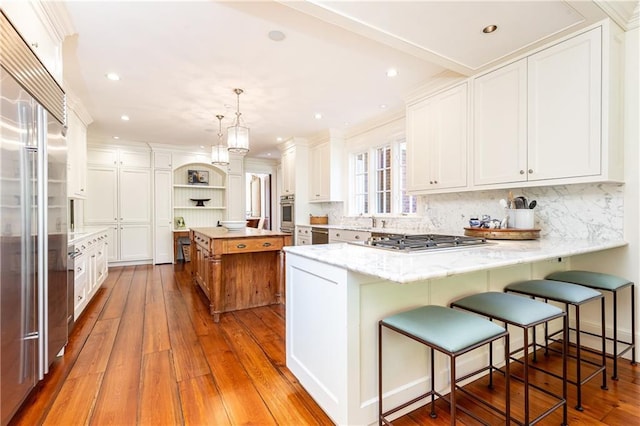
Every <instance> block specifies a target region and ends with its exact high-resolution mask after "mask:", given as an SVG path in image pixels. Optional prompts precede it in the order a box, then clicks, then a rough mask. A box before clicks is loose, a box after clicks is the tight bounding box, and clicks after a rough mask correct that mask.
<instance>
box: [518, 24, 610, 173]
mask: <svg viewBox="0 0 640 426" xmlns="http://www.w3.org/2000/svg"><path fill="white" fill-rule="evenodd" d="M601 37H602V31H601V29H600V28H596V29H594V30H592V31H589V32H587V33H585V34H581V35H579V36H576V37H574V38H572V39H569V40H567V41H565V42H563V43H561V44H558V45H555V46H553V47H550V48H548V49H545V50H543V51H541V52H539V53H536V54H535V55H532V56H530V57H529V58H528V59H527V65H528V90H527V93H528V95H529V102H528V105H529V108H528V111H529V114H528V122H529V132H528V139H529V144H528V149H527V152H528V169H527V174H528V176H529V180H542V179H554V178H569V177H578V176H590V175H597V174H600V135H601V127H600V119H601V117H602V98H601V89H602V75H601V66H602V44H601V43H602V42H601Z"/></svg>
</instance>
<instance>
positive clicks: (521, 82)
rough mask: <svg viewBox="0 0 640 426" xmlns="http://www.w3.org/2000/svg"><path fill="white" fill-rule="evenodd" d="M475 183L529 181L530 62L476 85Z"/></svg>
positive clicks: (483, 78)
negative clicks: (528, 74) (528, 118)
mask: <svg viewBox="0 0 640 426" xmlns="http://www.w3.org/2000/svg"><path fill="white" fill-rule="evenodd" d="M473 92H474V97H473V99H474V103H473V117H474V120H473V122H474V131H473V141H474V143H473V157H472V158H473V165H474V175H473V176H474V177H473V183H474V184H476V185H483V184H493V183H500V182H521V181H526V180H527V60H526V59H522V60H520V61H518V62H515V63H513V64H510V65H507V66H505V67H502V68H500V69H498V70H495V71H493V72H491V73H489V74H486V75H483V76H481V77H478V78H477V79H475V81H474V83H473Z"/></svg>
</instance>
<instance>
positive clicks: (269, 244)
mask: <svg viewBox="0 0 640 426" xmlns="http://www.w3.org/2000/svg"><path fill="white" fill-rule="evenodd" d="M262 247H271V243H264V244H262Z"/></svg>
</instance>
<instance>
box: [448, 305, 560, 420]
mask: <svg viewBox="0 0 640 426" xmlns="http://www.w3.org/2000/svg"><path fill="white" fill-rule="evenodd" d="M451 307H452V308H457V309H464V310H466V311H470V312H474V313H476V314H479V315H482V316H485V317H488V318H489V319H491V320H498V321H501V322H503V323H505V324H509V325H513V326H516V327H520V328H521V329H522V332H523V341H524V342H523V346H522V348H519V349H516V350H513V351H508V354H509V355H508V356H509V357H513V356H514V355H515V354H516V353H519V352H520V351H523V352H524V353H523V359H522V360H521V361H520V360H518V359H516V358H513V360H514V361H518V362H521V363H522V364H523V377H521V378H519V377H516V376H513V378H514V379H518V380H520V381H522V382H523V384H524V421H520V420H517V419H512V421H513V422H515V423H518V424H524V425H530V424H533V423H536V422H538V421H540V420H541V419H543V418H544V417H546V416H547V415H549V414H551V413H552V412H554V411H555V410H556V409H558V408H560V407H562V409H563V423H562V424H564V425H566V424H567V381H566V379H567V357H566V353H567V347H566V345H563V351H562V377H560V380H562V395H557V394H554V393H552V392H550V391H548V390H547V389H546V388H544V387H541V386H538V385H536V384H534V383H531V382H530V381H529V368H535V367H533V366H532V365H530V363H529V347H530V346H533V352H534V353H535V334H534V338H533V339H534V340H533V341H531V342H530V341H529V331H530V330H535V327H536V326H538V325H541V324H547V323H548V322H549V321H552V320H555V319H562V330H563V331H564V332H566V333H568V326H567V316H566V314H565V312H564V311H563V310H562V309H560V308H558V307H555V306H552V305H549V304H546V303H543V302H539V301H536V300H532V299H529V298H526V297H522V296H517V295H515V294H508V293H498V292H487V293H478V294H474V295H471V296H467V297H464V298H462V299H459V300H456V301H455V302H453V303H451ZM565 342H566V339H565ZM490 345H491V346H490V355H489V359H491V360H493V348H492V346H493V345H492V344H490ZM490 368H491V369H493V368H495V367H493V365H491V366H490ZM536 369H538V370H540V371H544V370H542V369H539V368H536ZM545 372H546V371H545ZM553 376H556V375H555V374H553ZM530 388H535V389H537V390H538V391H540V392H543V393H544V394H546V395H549V396H551V397H553V398H554V399H555V400H556V401H555V402H554V403H553V404H552V405H551V406H550V407H549V408H548V409H547V410H545V411H544V412H542V413H540V414H539V415H538V416H536V417H535V418H533V419H531V413H530V410H529V401H530V396H529V391H530Z"/></svg>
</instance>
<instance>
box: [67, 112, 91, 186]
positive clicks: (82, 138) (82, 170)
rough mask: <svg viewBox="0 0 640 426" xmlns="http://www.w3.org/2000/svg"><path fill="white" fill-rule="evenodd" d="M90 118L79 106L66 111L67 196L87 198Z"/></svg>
mask: <svg viewBox="0 0 640 426" xmlns="http://www.w3.org/2000/svg"><path fill="white" fill-rule="evenodd" d="M90 123H91V118H90V117H89V115H88V114H87V113H86V112H85V111H84V109H83V108H82V107H81V106H80V105H79V104H74V105H70V106H69V108H68V109H67V196H68V197H69V198H85V197H86V196H87V126H88V125H89V124H90Z"/></svg>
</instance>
